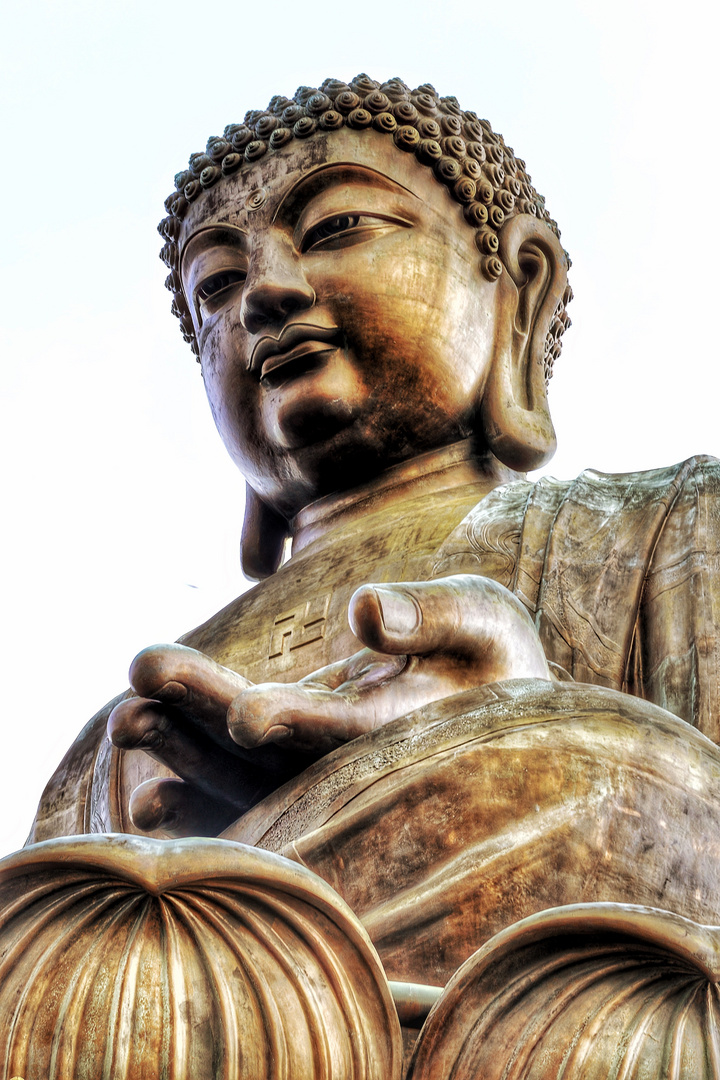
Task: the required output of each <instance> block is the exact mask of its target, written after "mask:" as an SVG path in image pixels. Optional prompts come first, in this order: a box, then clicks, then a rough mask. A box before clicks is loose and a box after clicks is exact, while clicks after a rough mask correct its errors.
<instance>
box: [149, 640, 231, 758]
mask: <svg viewBox="0 0 720 1080" xmlns="http://www.w3.org/2000/svg"><path fill="white" fill-rule="evenodd" d="M130 685H131V686H132V688H133V690H134V691H135V692H136V693H137V694H138V695H139V697H142V698H153V699H155V700H157V701H161V702H163V703H165V704H167V705H175V706H177V707H178V708H179V709H181V710H182V711H183V712H186V713H188V714H191V715H192V716H193V718H194V719H195V720H196V721H198V722H200V723H202V725H203V727H204V728H205V730H206V731H208V732H209V733H210V734H212V735H214V736H215V737H216V738H217V739H219V740H220V741H221V742H225V741H227V730H226V726H225V714H226V712H227V709H228V706H229V705H230V702H231V701H232V700H233V698H234V697H236V696H237V694H238V693H239V692H240V691H241V690H243V689H245V688H246V687H248V686H250V685H252V684H251V683H250V682H249V681H248V680H247V679H244V678H243V677H242V675H238V674H237V673H236V672H235V671H231V670H230V669H229V668H226V667H223V666H222V665H221V664H218V663H216V662H215V661H214V660H211V659H210V657H209V656H205V654H204V653H201V652H198V651H197V649H189V648H187V647H186V646H185V645H152V646H150V648H148V649H143V651H142V652H140V653H138V655H137V656H136V657H135V659H134V660H133V662H132V664H131V665H130Z"/></svg>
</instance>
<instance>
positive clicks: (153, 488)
mask: <svg viewBox="0 0 720 1080" xmlns="http://www.w3.org/2000/svg"><path fill="white" fill-rule="evenodd" d="M714 22H715V17H714V11H713V7H712V5H709V4H707V3H700V2H699V0H690V2H689V3H685V4H684V5H682V6H681V7H678V6H677V5H658V4H657V3H646V2H641V0H626V2H624V3H619V2H617V0H609V2H605V3H603V4H599V3H587V2H576V3H572V2H569V0H568V2H565V0H546V2H545V3H544V4H537V3H535V2H528V0H515V2H514V3H513V4H498V3H494V4H490V3H483V2H482V0H479V2H478V0H475V2H473V3H469V2H468V0H444V2H443V3H437V4H431V3H428V2H426V0H421V2H419V3H417V4H414V5H413V4H410V3H407V2H405V3H396V2H394V0H382V2H380V0H365V2H364V3H362V4H356V5H352V6H350V5H340V4H327V5H315V6H314V7H313V6H312V5H307V4H299V3H295V4H292V3H289V2H287V0H275V3H273V4H265V5H262V4H250V3H244V4H240V3H237V2H235V3H228V2H227V0H216V2H215V3H214V4H211V5H202V4H197V3H189V2H187V0H173V2H172V3H169V2H167V0H153V2H152V3H148V2H147V0H142V2H141V0H122V2H121V0H112V2H111V0H62V3H60V2H51V0H34V2H33V3H25V4H21V3H20V2H19V0H10V3H9V4H8V5H7V6H6V9H5V13H4V16H3V35H2V43H0V86H1V89H0V94H1V98H0V131H1V133H2V142H1V146H2V159H1V160H2V165H1V166H0V185H2V203H1V205H2V209H3V214H4V218H3V223H2V242H1V243H0V266H1V273H2V299H3V302H2V318H1V319H0V324H1V325H0V350H1V357H2V394H1V397H2V422H1V423H0V440H1V446H2V463H3V470H2V505H3V509H4V521H3V526H2V534H1V540H0V543H1V545H2V562H1V565H2V570H3V575H4V581H3V588H2V594H3V598H4V613H3V617H2V633H3V641H2V657H3V660H4V677H3V686H4V692H3V695H2V706H3V713H2V721H1V722H2V731H1V734H0V748H1V750H0V854H2V853H4V852H8V851H10V850H12V849H13V848H15V847H17V846H19V845H21V844H22V843H23V841H24V838H25V836H26V834H27V831H28V829H29V826H30V823H31V821H32V817H33V814H34V808H35V805H36V803H37V800H38V798H39V796H40V793H41V791H42V788H43V786H44V783H45V781H46V780H47V778H48V777H49V776H50V774H51V773H52V771H53V769H54V768H55V766H56V764H57V763H58V761H59V760H60V758H61V757H62V755H63V753H64V752H65V750H66V748H67V747H68V746H69V744H70V743H71V742H72V740H73V738H74V737H75V735H76V734H77V733H78V732H79V730H80V728H81V727H82V726H83V724H84V723H85V722H86V721H87V720H88V719H89V717H90V716H91V715H92V714H93V712H95V711H96V710H97V709H98V708H99V707H100V706H101V705H102V704H103V703H104V702H105V701H106V700H107V699H108V698H110V697H112V696H113V695H114V694H116V693H118V692H119V691H120V690H122V689H123V688H124V687H125V685H126V679H127V668H128V665H129V663H130V660H131V659H132V657H133V655H134V654H135V653H136V652H137V651H138V650H139V649H140V648H142V647H144V646H145V645H148V644H151V643H153V642H157V641H171V640H173V639H175V638H176V637H178V636H179V635H180V634H181V633H183V632H184V631H186V630H188V629H190V628H191V627H192V626H194V625H196V624H197V623H199V622H201V621H203V620H204V619H205V618H206V617H208V616H209V615H210V614H212V613H213V612H214V611H215V610H217V608H219V607H220V606H222V605H223V604H225V603H227V602H228V601H229V600H231V599H232V597H233V596H235V595H236V594H237V593H239V592H240V591H241V590H242V588H243V587H244V583H243V579H242V577H241V575H240V569H239V561H238V538H239V534H240V525H241V520H242V505H243V488H244V485H243V482H242V480H241V478H240V476H239V475H238V474H237V473H236V471H235V469H234V467H233V466H232V464H231V463H230V461H229V459H226V455H225V451H224V450H223V448H222V445H221V444H220V442H219V439H218V438H217V435H216V433H215V430H214V427H213V425H212V421H211V418H210V415H209V411H208V409H207V406H206V403H205V400H204V395H203V389H202V383H201V380H200V376H199V371H198V369H197V367H196V365H195V363H194V360H193V357H192V355H191V353H190V351H189V349H188V347H187V346H186V345H185V344H184V343H183V341H182V338H181V336H180V333H179V330H178V327H177V323H176V320H175V319H174V318H173V317H172V316H171V315H170V312H169V306H170V296H169V294H168V293H167V292H166V291H165V289H164V288H163V281H164V278H165V275H166V273H167V271H166V268H165V267H164V265H163V264H162V263H161V262H160V261H159V259H158V257H157V253H158V250H159V248H160V245H161V241H160V238H159V236H158V235H157V233H156V231H155V228H156V224H157V222H158V221H159V220H160V218H161V216H163V213H164V211H163V206H162V203H163V199H164V197H165V196H166V195H167V194H168V193H169V192H170V190H171V189H172V186H173V183H172V181H173V175H174V173H175V172H176V171H178V170H179V169H180V168H182V167H184V165H185V162H186V160H187V157H188V155H189V154H190V153H191V152H192V151H195V150H201V149H203V148H204V146H205V142H206V139H207V137H208V136H209V135H212V134H220V133H221V132H222V129H223V127H224V126H225V124H227V123H230V122H235V121H239V120H241V119H242V117H243V115H244V113H245V111H246V109H248V108H254V107H260V106H264V105H265V104H267V101H268V100H269V98H270V97H271V96H272V94H274V93H286V94H292V93H293V92H294V90H295V88H296V87H297V86H298V85H299V84H309V85H317V84H319V83H320V82H321V81H322V79H323V78H325V77H326V76H329V75H331V76H336V77H340V78H344V79H349V78H351V77H352V76H353V75H355V74H357V73H358V72H359V71H363V70H365V71H367V72H368V73H369V74H370V75H371V76H372V77H374V78H378V79H385V78H388V77H390V76H393V75H399V76H401V77H402V78H403V79H405V80H406V81H407V82H409V83H410V84H411V85H417V84H419V83H422V82H426V81H430V82H432V83H433V84H434V85H435V86H436V88H437V89H438V90H439V91H440V92H441V93H450V94H455V95H456V96H457V97H458V99H459V101H460V103H461V105H463V107H464V108H467V109H474V110H475V111H476V112H478V113H479V114H480V115H481V116H486V117H487V118H488V119H489V120H490V121H491V122H492V124H493V126H494V128H495V129H496V130H497V131H500V132H502V133H503V135H504V136H505V138H506V141H507V142H508V144H509V145H511V146H513V147H514V148H515V150H516V152H517V153H518V154H519V155H520V156H521V157H523V158H524V159H525V160H526V161H527V163H528V168H529V171H530V173H531V174H532V177H533V180H534V182H535V185H536V187H537V188H538V190H539V191H541V192H542V193H543V194H544V195H545V197H546V199H547V204H548V207H549V209H550V212H551V213H552V214H553V216H554V217H556V218H557V220H558V222H559V223H560V226H561V229H562V232H563V242H564V244H565V246H566V247H567V248H568V250H569V251H570V254H571V256H572V259H573V269H572V284H573V287H574V290H575V296H576V299H575V301H574V302H573V304H572V305H571V311H570V313H571V316H572V319H573V326H572V328H571V330H570V331H569V332H568V334H567V335H566V339H565V350H564V353H563V356H562V358H561V360H560V362H559V364H558V368H557V373H556V376H555V378H554V380H553V382H552V385H551V402H552V406H553V413H554V416H555V419H556V426H557V430H558V437H559V446H560V449H559V451H558V454H557V456H556V458H555V460H554V462H553V463H552V465H551V467H550V469H549V470H546V471H550V472H553V473H554V474H555V475H558V476H563V477H566V476H572V475H575V474H576V473H578V472H579V471H581V470H582V469H583V468H585V467H587V466H593V467H595V468H599V469H602V470H605V471H610V472H613V471H625V470H629V469H640V468H650V467H652V466H657V465H664V464H669V463H671V462H674V461H679V460H682V459H683V458H685V457H687V456H689V455H691V454H692V453H700V452H702V453H713V452H715V453H717V452H720V437H718V435H717V433H716V427H717V425H716V420H715V414H716V402H717V397H718V387H719V386H720V378H719V377H718V374H717V371H716V368H717V366H718V345H717V340H716V337H715V333H714V331H713V333H712V334H711V333H710V330H711V329H712V325H714V319H715V314H714V313H716V312H717V310H718V306H719V305H718V297H717V288H718V281H717V271H716V254H717V251H718V246H719V245H718V240H719V237H718V231H719V229H718V221H720V214H719V213H718V207H717V194H716V189H715V183H716V178H717V174H718V149H717V119H716V111H717V106H718V91H717V75H716V71H717V63H716V57H715V40H716V28H715V26H714ZM708 321H709V322H710V323H711V324H712V325H711V326H708Z"/></svg>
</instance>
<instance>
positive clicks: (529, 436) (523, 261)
mask: <svg viewBox="0 0 720 1080" xmlns="http://www.w3.org/2000/svg"><path fill="white" fill-rule="evenodd" d="M498 254H499V256H500V258H501V260H502V263H503V266H504V268H505V272H504V273H503V274H502V276H501V277H500V279H499V281H498V283H497V288H498V289H499V290H500V293H501V295H500V304H499V308H498V325H497V334H496V341H495V349H494V354H493V360H492V364H491V366H490V371H489V374H488V378H487V382H486V384H485V389H484V394H483V401H482V406H481V419H482V424H483V431H484V436H485V440H486V442H487V444H488V446H489V447H490V449H491V450H492V452H493V453H494V455H495V457H497V458H498V459H499V460H500V461H501V462H502V463H503V464H504V465H507V466H509V467H510V468H511V469H515V470H517V471H518V472H529V471H530V470H532V469H539V468H540V466H541V465H544V464H545V463H546V462H547V461H549V460H550V458H551V457H552V456H553V454H554V453H555V447H556V445H557V440H556V437H555V429H554V427H553V423H552V419H551V417H550V409H549V406H548V400H547V387H546V384H545V347H546V341H547V337H548V331H549V329H550V324H551V322H552V320H553V317H554V315H555V313H556V311H557V308H558V304H560V302H561V300H562V298H563V295H564V293H565V289H566V286H567V269H568V266H567V256H566V255H565V252H564V251H563V248H562V245H561V244H560V242H559V240H558V239H557V237H556V236H555V234H554V233H553V232H552V231H551V230H550V228H548V226H547V225H546V224H545V223H544V222H542V221H538V220H537V219H536V218H533V217H530V216H529V215H525V214H523V215H521V216H519V217H515V218H512V219H511V220H510V221H508V222H507V224H506V225H505V226H504V227H503V229H502V231H501V233H500V250H499V252H498Z"/></svg>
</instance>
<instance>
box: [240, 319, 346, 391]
mask: <svg viewBox="0 0 720 1080" xmlns="http://www.w3.org/2000/svg"><path fill="white" fill-rule="evenodd" d="M341 344H342V334H341V332H340V330H339V329H338V328H337V327H336V326H314V325H312V324H310V323H291V324H290V325H289V326H286V327H285V328H284V329H283V331H282V332H281V333H280V334H279V335H278V337H272V336H271V335H269V334H268V335H266V336H265V337H262V338H260V340H259V341H258V342H257V344H256V345H255V348H254V349H253V352H252V357H251V360H250V371H252V372H255V373H256V375H257V376H258V377H259V378H260V380H261V382H262V383H263V385H265V386H270V387H271V386H276V385H279V384H280V383H281V382H285V381H286V380H287V379H289V378H294V377H295V376H296V375H299V374H303V373H304V372H305V371H307V370H309V369H310V368H311V367H314V366H316V365H317V364H318V362H319V360H320V357H321V356H322V355H323V354H324V353H327V352H331V351H332V350H334V349H337V348H338V347H339V346H340V345H341Z"/></svg>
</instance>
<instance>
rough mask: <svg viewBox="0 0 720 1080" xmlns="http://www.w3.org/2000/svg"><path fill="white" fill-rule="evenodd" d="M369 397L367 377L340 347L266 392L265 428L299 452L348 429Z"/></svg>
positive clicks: (273, 438) (263, 396)
mask: <svg viewBox="0 0 720 1080" xmlns="http://www.w3.org/2000/svg"><path fill="white" fill-rule="evenodd" d="M367 399H368V390H367V386H366V384H365V382H364V380H363V379H362V378H361V377H360V376H359V374H358V372H357V371H356V370H354V368H353V365H352V363H351V362H350V360H349V358H348V356H347V355H346V353H345V351H344V350H341V349H335V350H333V351H332V352H327V353H323V354H322V358H321V359H320V360H319V361H318V362H317V363H316V364H315V365H314V366H313V367H312V368H311V369H310V370H307V371H304V372H303V373H302V374H294V375H293V376H292V377H291V378H288V379H287V381H285V382H283V383H282V385H280V386H277V387H274V388H270V389H265V388H263V389H262V390H261V400H260V415H261V418H262V426H263V428H264V430H265V433H266V435H267V436H268V438H269V439H270V441H271V442H273V443H275V444H276V445H277V446H278V447H280V448H281V449H283V450H299V449H301V448H303V447H306V446H312V445H313V444H314V443H318V442H323V441H325V440H327V439H330V438H332V436H333V435H336V434H337V433H338V432H339V431H342V430H344V429H345V428H347V427H349V426H350V425H351V424H352V423H353V422H354V421H355V420H356V419H357V417H358V415H359V414H360V412H361V410H362V406H363V404H364V403H365V402H366V401H367Z"/></svg>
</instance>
